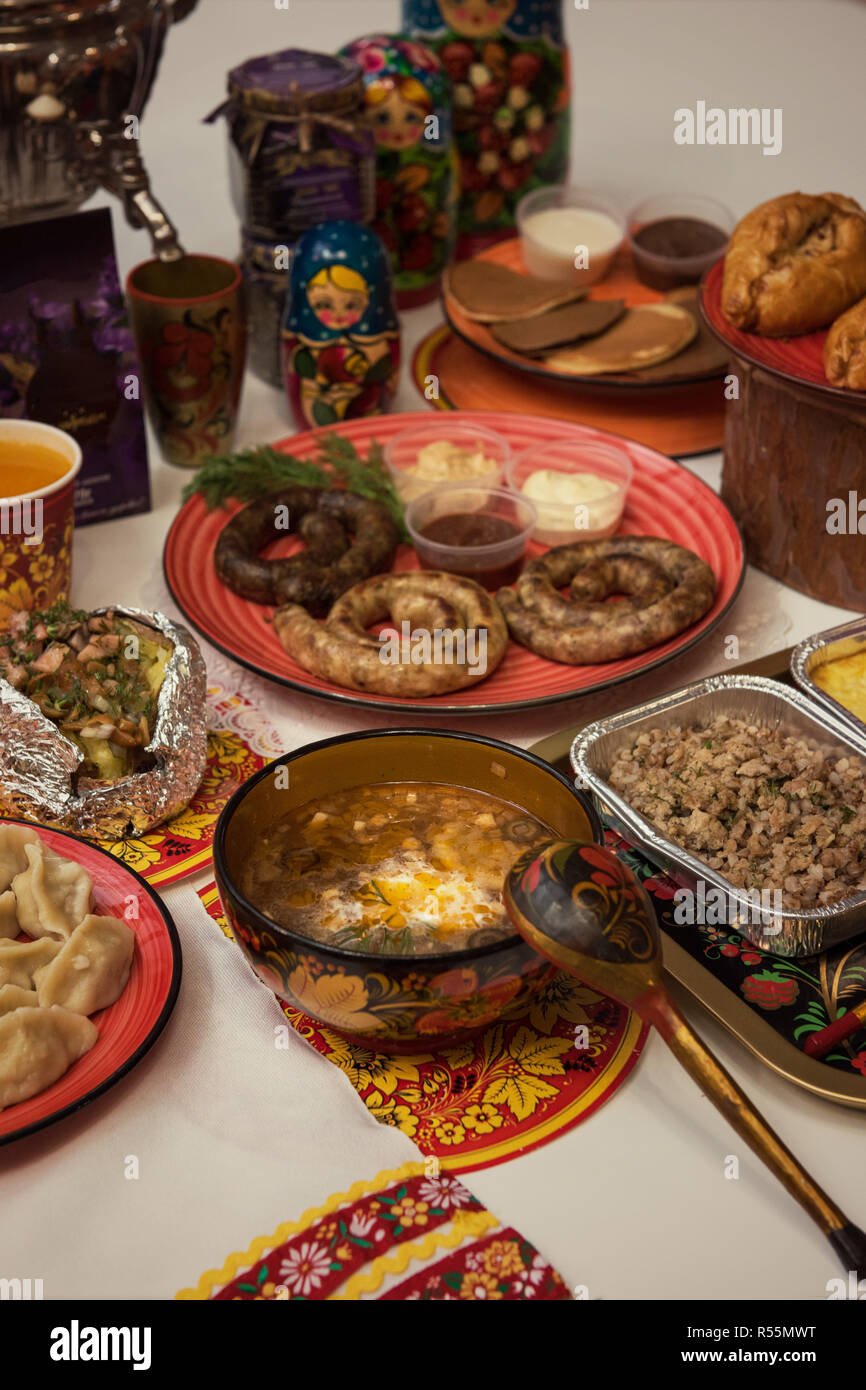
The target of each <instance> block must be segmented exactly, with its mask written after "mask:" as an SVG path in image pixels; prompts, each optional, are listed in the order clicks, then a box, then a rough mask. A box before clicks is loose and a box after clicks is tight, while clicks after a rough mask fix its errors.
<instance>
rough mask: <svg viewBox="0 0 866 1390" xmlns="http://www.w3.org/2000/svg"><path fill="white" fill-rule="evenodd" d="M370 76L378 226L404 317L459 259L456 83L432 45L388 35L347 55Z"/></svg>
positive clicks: (351, 47) (362, 42)
mask: <svg viewBox="0 0 866 1390" xmlns="http://www.w3.org/2000/svg"><path fill="white" fill-rule="evenodd" d="M341 53H342V56H344V57H346V58H351V59H352V60H353V61H354V62H355V63H357V64H358V65H359V67H360V68H361V69H362V71H363V73H364V90H365V97H366V118H367V123H368V125H369V126H370V129H371V130H372V132H373V135H374V136H375V139H376V195H377V197H376V219H375V221H374V223H373V225H374V227H375V228H376V231H377V232H378V233H379V235H380V237H381V238H382V240H383V241H384V243H385V245H386V246H387V247H388V250H389V251H390V252H391V257H392V260H393V263H394V286H395V289H396V292H397V304H398V307H399V308H401V309H408V308H412V307H413V306H415V305H418V304H427V303H429V302H430V301H431V300H433V299H435V298H436V296H437V294H438V292H439V280H440V277H441V275H442V271H443V270H444V269H445V266H446V265H447V264H448V262H449V260H450V259H451V256H452V254H453V251H454V242H455V238H456V233H457V198H458V191H459V184H458V178H459V174H458V166H457V155H456V151H455V148H454V141H453V130H452V113H451V103H452V92H451V81H450V79H449V77H448V75H447V73H446V72H445V70H444V69H443V67H442V64H441V63H440V62H439V59H438V58H437V57H436V55H435V53H433V51H432V50H431V49H430V48H428V47H427V46H426V44H421V43H413V42H412V41H411V40H409V39H405V38H400V37H394V36H391V35H388V34H372V35H370V36H369V37H366V38H363V39H356V40H355V41H354V43H350V44H347V45H346V47H345V48H344V49H342V50H341Z"/></svg>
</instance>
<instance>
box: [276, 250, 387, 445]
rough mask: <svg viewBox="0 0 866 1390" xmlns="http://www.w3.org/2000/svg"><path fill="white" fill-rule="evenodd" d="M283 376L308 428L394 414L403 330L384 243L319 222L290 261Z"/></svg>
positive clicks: (301, 423)
mask: <svg viewBox="0 0 866 1390" xmlns="http://www.w3.org/2000/svg"><path fill="white" fill-rule="evenodd" d="M283 369H284V372H285V379H286V387H287V390H288V393H289V400H290V401H291V404H292V408H293V410H294V413H295V418H296V420H297V422H298V424H299V426H300V427H301V428H302V429H308V428H309V427H310V426H317V425H334V424H337V422H338V421H340V420H352V419H357V418H358V417H359V416H362V415H382V414H383V413H384V412H385V411H386V410H389V409H390V407H391V402H392V401H393V399H394V394H395V392H396V390H397V379H398V374H399V369H400V326H399V323H398V321H397V311H396V309H395V308H394V298H393V286H392V275H391V263H390V259H389V256H388V252H387V250H386V249H385V247H384V245H383V244H382V241H381V239H380V238H379V237H378V236H377V235H376V233H375V232H374V231H371V230H370V228H369V227H361V226H359V225H358V224H357V223H356V222H321V223H320V224H319V225H318V226H317V227H311V228H310V230H309V231H308V232H305V233H304V235H303V236H302V237H301V239H300V241H299V242H298V244H297V246H296V247H295V252H294V256H293V258H292V270H291V278H290V282H289V295H288V300H287V302H286V318H285V323H284V326H283Z"/></svg>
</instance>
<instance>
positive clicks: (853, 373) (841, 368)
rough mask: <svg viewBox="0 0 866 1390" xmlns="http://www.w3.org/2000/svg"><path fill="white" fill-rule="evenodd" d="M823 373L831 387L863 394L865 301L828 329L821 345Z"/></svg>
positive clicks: (865, 385) (865, 376)
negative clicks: (822, 349) (841, 387)
mask: <svg viewBox="0 0 866 1390" xmlns="http://www.w3.org/2000/svg"><path fill="white" fill-rule="evenodd" d="M824 371H825V372H826V373H827V380H828V381H829V382H830V385H831V386H847V387H848V389H849V390H851V391H866V299H861V300H860V302H859V303H858V304H855V305H854V306H853V308H851V309H848V310H847V312H846V313H844V314H840V316H839V318H837V319H836V322H835V323H833V324H832V325H831V327H830V332H829V333H828V334H827V341H826V343H825V344H824Z"/></svg>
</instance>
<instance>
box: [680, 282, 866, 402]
mask: <svg viewBox="0 0 866 1390" xmlns="http://www.w3.org/2000/svg"><path fill="white" fill-rule="evenodd" d="M724 273H725V264H724V261H718V262H717V263H716V264H715V265H714V266H713V267H712V268H711V269H710V270H708V271H707V274H706V275H705V276H704V280H703V283H702V285H701V310H702V311H703V315H704V318H705V320H706V322H707V324H708V326H709V327H710V328H711V329H712V331H713V332H714V333H715V335H716V337H717V338H720V339H721V341H722V342H723V343H725V344H727V346H728V347H729V348H730V349H731V351H732V352H734V353H736V355H737V356H738V357H742V358H743V359H744V361H746V362H749V363H750V364H751V365H752V366H753V367H765V368H766V369H767V370H768V371H771V372H775V373H776V374H777V375H778V376H783V377H784V378H785V379H786V381H793V382H796V383H797V384H798V385H800V386H814V387H816V388H817V389H818V390H819V391H823V392H824V393H825V394H826V395H828V396H835V397H837V399H841V400H844V401H847V403H848V404H849V405H863V406H866V392H863V391H847V390H845V388H844V387H842V386H831V385H830V383H829V381H828V380H827V376H826V374H825V372H824V344H825V343H826V341H827V333H828V330H827V329H826V328H822V329H820V331H819V332H817V333H798V334H797V336H796V337H793V338H763V337H761V336H760V335H759V334H757V333H741V332H740V330H739V329H738V328H734V327H733V325H732V324H730V323H728V320H727V319H726V318H725V316H724V314H723V313H722V279H723V276H724Z"/></svg>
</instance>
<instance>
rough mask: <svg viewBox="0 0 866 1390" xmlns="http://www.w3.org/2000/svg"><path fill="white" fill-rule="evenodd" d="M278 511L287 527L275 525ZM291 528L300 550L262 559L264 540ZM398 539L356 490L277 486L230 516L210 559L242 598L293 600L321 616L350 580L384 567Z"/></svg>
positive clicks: (384, 517) (374, 506) (375, 507)
mask: <svg viewBox="0 0 866 1390" xmlns="http://www.w3.org/2000/svg"><path fill="white" fill-rule="evenodd" d="M282 509H285V511H286V512H287V513H288V526H283V527H279V526H278V521H279V519H280V518H281V516H282V514H283V512H282ZM291 532H295V533H296V534H297V535H299V536H300V537H301V539H302V540H303V541H304V542H305V549H304V550H302V551H301V552H300V554H298V555H292V556H290V557H289V558H288V559H285V560H264V559H262V558H261V555H260V551H262V550H263V549H264V548H265V546H266V545H269V544H270V543H271V542H272V541H275V540H277V539H279V538H280V537H284V536H286V535H287V534H290V533H291ZM352 536H354V544H352V541H351V537H352ZM398 541H399V537H398V535H397V528H396V527H395V525H394V522H393V521H392V520H391V517H390V516H389V515H388V513H387V512H386V510H385V508H384V507H381V506H380V505H379V503H378V502H372V501H369V500H368V499H367V498H365V497H358V496H357V494H356V493H354V492H343V491H340V490H335V491H333V492H328V491H325V490H324V489H323V488H314V487H291V488H282V489H281V490H280V491H278V492H270V493H268V494H267V496H265V497H260V498H258V499H257V500H256V501H255V502H250V503H249V505H248V506H246V507H243V508H242V509H241V511H239V512H238V513H237V515H236V516H233V517H232V519H231V521H230V522H229V523H228V524H227V525H226V526H224V527H223V529H222V531H221V532H220V535H219V539H218V541H217V544H216V551H215V554H214V562H215V564H216V571H217V574H218V575H219V577H220V579H221V580H222V582H223V584H225V585H227V586H228V588H229V589H231V590H232V591H233V592H234V593H236V594H240V596H241V598H246V599H252V601H253V602H254V603H299V604H301V605H302V606H303V607H304V608H306V609H308V610H309V612H311V613H315V614H320V615H324V614H325V613H327V612H328V609H329V608H330V607H331V604H332V603H333V602H334V600H335V599H337V598H339V596H340V594H343V593H345V592H346V590H347V589H351V587H352V585H353V584H357V583H358V582H359V580H361V579H366V578H367V577H368V576H369V575H371V574H379V573H380V572H381V571H382V570H387V569H389V568H390V566H391V562H392V561H393V559H394V555H395V552H396V550H397V545H398Z"/></svg>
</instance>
